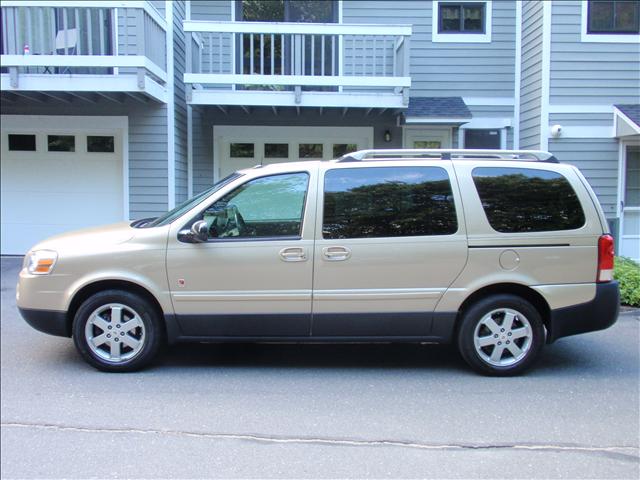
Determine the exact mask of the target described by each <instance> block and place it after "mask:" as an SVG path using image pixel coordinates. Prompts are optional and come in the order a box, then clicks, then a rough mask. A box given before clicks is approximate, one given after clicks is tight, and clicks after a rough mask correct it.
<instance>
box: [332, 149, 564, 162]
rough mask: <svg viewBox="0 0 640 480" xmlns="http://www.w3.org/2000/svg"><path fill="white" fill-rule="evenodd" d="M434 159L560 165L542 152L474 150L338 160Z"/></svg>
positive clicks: (368, 154)
mask: <svg viewBox="0 0 640 480" xmlns="http://www.w3.org/2000/svg"><path fill="white" fill-rule="evenodd" d="M407 158H408V159H411V158H414V159H421V158H434V159H440V160H452V159H465V158H473V159H478V158H485V159H500V160H523V161H529V162H547V163H559V162H558V159H557V158H556V157H554V156H553V155H552V154H551V153H549V152H544V151H542V150H473V149H469V150H467V149H379V150H378V149H376V150H358V151H357V152H352V153H348V154H346V155H343V156H342V157H340V158H338V159H337V160H336V161H337V162H338V163H342V162H363V161H366V160H376V159H378V160H396V159H407Z"/></svg>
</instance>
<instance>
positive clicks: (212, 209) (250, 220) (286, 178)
mask: <svg viewBox="0 0 640 480" xmlns="http://www.w3.org/2000/svg"><path fill="white" fill-rule="evenodd" d="M308 185H309V174H308V173H306V172H302V173H290V174H282V175H271V176H268V177H260V178H255V179H253V180H250V181H248V182H246V183H244V184H242V185H240V186H239V187H238V188H236V189H235V190H233V191H231V192H230V193H228V194H226V195H225V196H224V197H222V198H221V199H219V200H218V201H216V202H215V203H213V204H212V205H210V206H209V207H208V208H207V209H206V210H205V211H204V212H202V214H201V215H200V217H199V218H197V219H196V220H205V221H206V222H207V225H208V227H209V238H210V239H228V238H269V237H278V238H281V237H299V236H301V235H302V217H303V215H304V206H305V201H306V198H307V187H308Z"/></svg>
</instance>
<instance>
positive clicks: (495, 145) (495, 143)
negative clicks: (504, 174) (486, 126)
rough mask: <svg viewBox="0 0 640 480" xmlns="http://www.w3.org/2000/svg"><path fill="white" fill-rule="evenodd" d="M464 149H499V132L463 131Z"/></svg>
mask: <svg viewBox="0 0 640 480" xmlns="http://www.w3.org/2000/svg"><path fill="white" fill-rule="evenodd" d="M464 148H490V149H499V148H500V130H476V129H465V131H464Z"/></svg>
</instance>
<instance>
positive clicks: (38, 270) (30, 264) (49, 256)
mask: <svg viewBox="0 0 640 480" xmlns="http://www.w3.org/2000/svg"><path fill="white" fill-rule="evenodd" d="M57 259H58V254H57V253H56V252H54V251H53V250H36V251H35V252H31V253H30V254H29V256H28V257H27V261H26V262H25V263H26V266H27V272H29V273H31V274H32V275H47V274H49V273H51V270H53V266H54V265H55V264H56V260H57Z"/></svg>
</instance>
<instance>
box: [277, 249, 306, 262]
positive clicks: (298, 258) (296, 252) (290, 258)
mask: <svg viewBox="0 0 640 480" xmlns="http://www.w3.org/2000/svg"><path fill="white" fill-rule="evenodd" d="M279 254H280V259H281V260H283V261H285V262H304V261H306V260H307V252H305V250H304V248H302V247H290V248H283V249H282V250H280V253H279Z"/></svg>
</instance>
